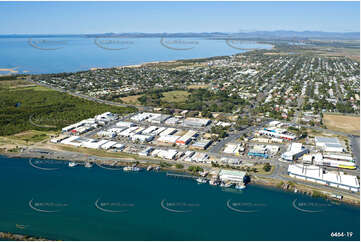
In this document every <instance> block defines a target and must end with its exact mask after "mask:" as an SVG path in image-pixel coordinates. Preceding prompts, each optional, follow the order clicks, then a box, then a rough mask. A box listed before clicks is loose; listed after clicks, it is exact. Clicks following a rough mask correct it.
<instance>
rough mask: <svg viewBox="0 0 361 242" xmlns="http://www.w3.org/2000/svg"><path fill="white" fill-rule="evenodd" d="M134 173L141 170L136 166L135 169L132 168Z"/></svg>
mask: <svg viewBox="0 0 361 242" xmlns="http://www.w3.org/2000/svg"><path fill="white" fill-rule="evenodd" d="M132 171H140V168H139V167H136V166H133V167H132Z"/></svg>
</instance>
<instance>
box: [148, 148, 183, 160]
mask: <svg viewBox="0 0 361 242" xmlns="http://www.w3.org/2000/svg"><path fill="white" fill-rule="evenodd" d="M177 153H178V151H176V150H161V149H155V150H154V151H153V152H152V156H158V157H160V158H163V159H168V160H173V159H174V158H175V156H176V155H177Z"/></svg>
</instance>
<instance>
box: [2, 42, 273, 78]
mask: <svg viewBox="0 0 361 242" xmlns="http://www.w3.org/2000/svg"><path fill="white" fill-rule="evenodd" d="M249 48H250V49H253V48H257V49H270V48H272V46H270V45H267V44H258V43H255V42H234V41H233V42H229V41H228V42H227V41H225V40H209V39H191V38H177V39H175V38H172V39H161V38H85V37H62V38H55V37H54V38H33V39H30V38H4V37H2V38H0V53H1V58H0V69H6V68H15V70H17V71H18V73H58V72H73V71H80V70H88V69H90V68H93V67H113V66H123V65H134V64H141V63H144V62H152V61H169V60H178V59H190V58H203V57H211V56H223V55H232V54H236V53H242V52H245V51H246V50H244V49H249ZM6 73H7V71H1V72H0V74H6Z"/></svg>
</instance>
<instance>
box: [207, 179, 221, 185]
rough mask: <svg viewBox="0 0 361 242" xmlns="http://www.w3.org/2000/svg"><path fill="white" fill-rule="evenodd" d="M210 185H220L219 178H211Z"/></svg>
mask: <svg viewBox="0 0 361 242" xmlns="http://www.w3.org/2000/svg"><path fill="white" fill-rule="evenodd" d="M209 185H212V186H217V185H219V182H218V181H217V180H214V179H211V180H209Z"/></svg>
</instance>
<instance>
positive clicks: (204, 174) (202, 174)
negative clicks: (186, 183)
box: [199, 171, 208, 177]
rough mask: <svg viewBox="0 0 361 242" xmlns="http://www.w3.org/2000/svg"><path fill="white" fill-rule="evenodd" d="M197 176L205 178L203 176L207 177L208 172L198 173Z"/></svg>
mask: <svg viewBox="0 0 361 242" xmlns="http://www.w3.org/2000/svg"><path fill="white" fill-rule="evenodd" d="M199 175H200V176H203V177H205V176H207V175H208V172H207V171H200V172H199Z"/></svg>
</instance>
